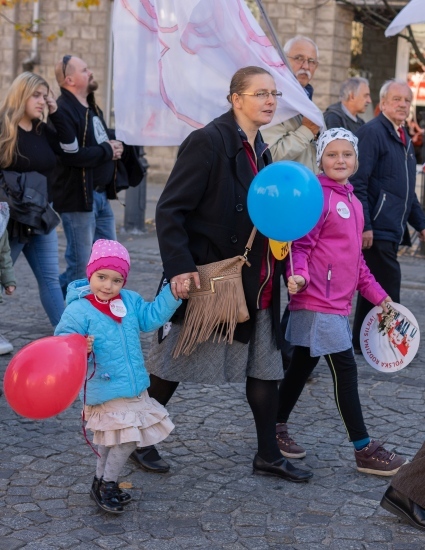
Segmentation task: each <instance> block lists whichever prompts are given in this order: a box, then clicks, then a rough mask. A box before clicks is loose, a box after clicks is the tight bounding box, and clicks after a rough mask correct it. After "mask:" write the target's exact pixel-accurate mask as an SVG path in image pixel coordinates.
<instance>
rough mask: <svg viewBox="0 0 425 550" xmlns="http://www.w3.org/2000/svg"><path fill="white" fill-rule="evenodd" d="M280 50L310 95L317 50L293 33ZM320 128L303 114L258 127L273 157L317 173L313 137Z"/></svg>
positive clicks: (303, 37) (311, 95) (307, 41)
mask: <svg viewBox="0 0 425 550" xmlns="http://www.w3.org/2000/svg"><path fill="white" fill-rule="evenodd" d="M283 51H284V52H285V55H286V57H287V59H288V63H289V65H290V66H291V68H292V71H293V72H294V75H295V77H296V79H297V80H298V82H299V83H300V84H301V86H302V87H303V88H304V91H305V93H306V94H307V95H308V97H309V98H310V99H312V97H313V87H312V85H311V84H310V81H311V79H312V78H313V76H314V73H315V72H316V69H317V66H318V64H319V50H318V48H317V46H316V44H315V43H314V42H313V40H311V39H310V38H307V37H306V36H295V37H294V38H291V39H290V40H288V42H286V44H285V45H284V47H283ZM319 130H320V128H319V126H317V125H316V124H314V122H312V121H311V120H309V119H308V118H306V117H305V116H303V115H301V114H300V115H297V116H295V117H293V118H291V119H290V120H287V121H285V122H282V123H280V124H276V126H272V127H271V128H267V129H265V130H262V131H261V133H262V135H263V138H264V141H265V142H266V143H268V144H269V148H270V152H271V154H272V157H273V160H274V161H277V160H294V161H296V162H300V163H301V164H304V166H307V168H310V170H312V171H313V172H315V173H316V172H317V166H316V143H315V138H316V136H317V134H318V132H319Z"/></svg>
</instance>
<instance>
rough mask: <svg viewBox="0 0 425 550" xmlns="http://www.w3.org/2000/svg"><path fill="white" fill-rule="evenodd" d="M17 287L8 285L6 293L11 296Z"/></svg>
mask: <svg viewBox="0 0 425 550" xmlns="http://www.w3.org/2000/svg"><path fill="white" fill-rule="evenodd" d="M15 288H16V286H7V287H6V289H5V290H6V294H7V295H8V296H11V295H12V294H13V293H14V292H15Z"/></svg>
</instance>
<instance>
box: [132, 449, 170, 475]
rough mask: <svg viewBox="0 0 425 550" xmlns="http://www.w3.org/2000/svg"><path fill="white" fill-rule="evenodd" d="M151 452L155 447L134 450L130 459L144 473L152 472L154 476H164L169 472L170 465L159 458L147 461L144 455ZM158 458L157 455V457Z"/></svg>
mask: <svg viewBox="0 0 425 550" xmlns="http://www.w3.org/2000/svg"><path fill="white" fill-rule="evenodd" d="M151 451H155V452H156V449H155V446H154V445H150V446H149V447H143V449H136V450H135V451H133V452H132V453H131V455H130V458H131V460H132V461H133V462H135V463H136V464H137V465H138V466H140V468H142V470H145V472H152V473H154V474H166V473H167V472H169V471H170V465H169V464H167V463H166V462H165V460H164V459H162V458H161V457H159V460H149V459H148V458H147V456H146V455H148V454H149V453H150V452H151ZM158 456H159V455H158Z"/></svg>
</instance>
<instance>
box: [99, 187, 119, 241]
mask: <svg viewBox="0 0 425 550" xmlns="http://www.w3.org/2000/svg"><path fill="white" fill-rule="evenodd" d="M93 211H94V215H95V220H96V229H95V232H94V241H97V240H98V239H109V240H112V241H116V240H117V230H116V226H115V218H114V212H113V210H112V207H111V204H110V202H109V200H108V199H107V197H106V192H105V191H104V192H103V193H98V192H97V191H94V192H93ZM94 241H93V242H94Z"/></svg>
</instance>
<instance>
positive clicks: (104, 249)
mask: <svg viewBox="0 0 425 550" xmlns="http://www.w3.org/2000/svg"><path fill="white" fill-rule="evenodd" d="M100 269H112V270H113V271H118V273H120V274H121V275H122V276H123V277H124V284H125V283H126V281H127V275H128V272H129V271H130V255H129V254H128V250H127V249H126V248H125V247H124V246H123V245H122V244H120V243H119V242H117V241H108V240H106V239H99V240H98V241H96V242H95V243H94V245H93V248H92V251H91V255H90V259H89V263H88V264H87V268H86V274H87V279H88V280H89V281H90V277H91V276H92V275H93V273H94V272H95V271H99V270H100Z"/></svg>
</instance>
